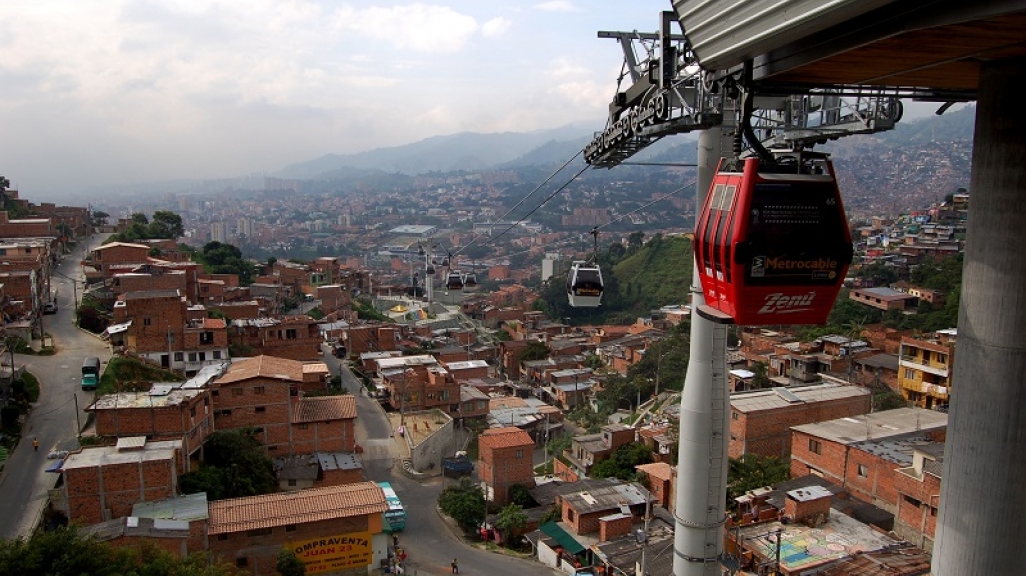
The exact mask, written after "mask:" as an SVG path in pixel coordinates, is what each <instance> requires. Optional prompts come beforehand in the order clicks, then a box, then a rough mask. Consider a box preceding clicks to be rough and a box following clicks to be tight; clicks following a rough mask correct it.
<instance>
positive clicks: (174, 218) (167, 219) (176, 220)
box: [147, 210, 185, 240]
mask: <svg viewBox="0 0 1026 576" xmlns="http://www.w3.org/2000/svg"><path fill="white" fill-rule="evenodd" d="M147 232H148V234H149V237H150V238H169V239H171V240H175V239H177V238H181V237H182V236H184V235H185V229H184V228H183V227H182V217H181V216H179V215H178V214H175V213H174V212H171V211H170V210H157V211H156V212H154V213H153V220H152V221H151V222H150V225H149V228H148V230H147Z"/></svg>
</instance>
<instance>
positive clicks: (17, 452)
mask: <svg viewBox="0 0 1026 576" xmlns="http://www.w3.org/2000/svg"><path fill="white" fill-rule="evenodd" d="M104 237H105V236H93V237H91V238H89V239H86V240H83V241H82V242H80V243H79V245H78V247H76V249H75V251H74V252H72V253H71V254H66V255H65V256H64V258H63V259H62V260H61V262H60V264H58V266H57V268H56V273H54V274H53V275H52V279H51V281H50V283H51V289H52V290H54V291H55V292H56V295H57V313H56V314H50V315H46V316H43V330H44V331H45V332H46V333H47V334H49V335H50V337H51V338H52V339H53V343H54V346H55V347H56V350H57V353H56V354H55V355H53V356H32V355H27V354H15V355H14V356H15V365H17V366H22V365H24V366H25V370H27V371H28V372H30V373H32V374H33V375H34V376H35V377H36V378H38V379H39V401H38V402H36V404H35V406H33V408H32V411H31V412H30V413H29V415H28V421H27V422H26V423H25V427H24V428H23V430H22V438H21V442H20V443H19V444H18V446H17V448H15V449H14V450H13V451H12V452H11V455H10V457H9V458H8V459H7V463H6V464H5V466H4V469H3V472H2V473H0V537H3V538H6V539H14V538H18V537H28V536H29V535H30V534H31V532H32V529H33V528H34V527H35V526H36V525H37V524H38V522H39V519H40V517H41V515H42V513H43V509H44V507H45V506H46V502H47V500H48V494H47V491H48V490H49V489H50V488H52V487H53V485H54V483H55V482H56V481H57V475H56V474H52V473H48V472H46V468H47V466H49V465H50V464H53V461H52V460H49V459H47V455H48V454H49V452H50V451H51V450H52V449H53V448H55V447H57V446H58V444H60V445H61V446H64V445H66V444H67V443H69V442H74V441H75V439H76V437H77V433H76V426H78V425H79V423H81V424H85V414H84V413H82V412H76V407H77V408H78V409H79V410H81V409H83V408H85V407H86V406H88V405H89V404H90V403H91V402H92V399H93V393H92V392H83V391H82V389H81V378H82V360H83V359H84V358H86V357H88V356H98V357H100V359H101V360H102V361H104V362H106V361H107V359H109V358H110V350H109V348H108V346H107V344H106V343H105V342H104V341H103V340H101V339H99V338H97V337H96V336H93V335H91V334H87V333H85V332H84V331H82V330H79V329H78V328H77V327H75V325H74V324H73V323H72V315H73V313H74V309H75V302H74V298H75V297H76V296H77V297H78V298H81V297H82V286H83V283H82V276H81V266H79V262H80V261H81V260H82V258H83V257H84V255H85V254H86V253H87V252H88V250H89V249H91V248H90V247H95V246H99V245H100V243H101V242H102V241H103V239H104ZM71 278H75V279H77V285H76V286H74V287H73V286H72V284H71V282H72V281H71ZM76 415H77V418H76ZM32 438H36V439H38V440H39V450H38V451H34V450H32Z"/></svg>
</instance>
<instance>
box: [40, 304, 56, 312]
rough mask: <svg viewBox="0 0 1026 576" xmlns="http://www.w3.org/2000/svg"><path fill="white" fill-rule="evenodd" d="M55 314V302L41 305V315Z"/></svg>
mask: <svg viewBox="0 0 1026 576" xmlns="http://www.w3.org/2000/svg"><path fill="white" fill-rule="evenodd" d="M56 313H57V303H56V302H47V303H46V304H43V314H56Z"/></svg>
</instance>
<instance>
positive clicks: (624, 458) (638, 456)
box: [590, 442, 652, 481]
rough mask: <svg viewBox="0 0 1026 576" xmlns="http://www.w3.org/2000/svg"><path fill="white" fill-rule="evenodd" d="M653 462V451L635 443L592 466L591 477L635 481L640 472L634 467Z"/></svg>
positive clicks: (620, 448) (614, 451) (622, 447)
mask: <svg viewBox="0 0 1026 576" xmlns="http://www.w3.org/2000/svg"><path fill="white" fill-rule="evenodd" d="M651 462H652V449H651V448H649V447H648V446H645V445H644V444H642V443H640V442H633V443H631V444H624V445H623V446H620V447H619V448H617V449H616V450H613V453H612V454H610V455H609V458H606V459H605V460H602V461H600V462H598V463H596V464H595V465H594V466H592V467H591V473H590V475H591V476H592V477H594V478H612V477H616V478H619V479H620V480H630V481H633V480H637V479H638V471H637V470H635V468H634V467H635V466H638V465H640V464H649V463H651Z"/></svg>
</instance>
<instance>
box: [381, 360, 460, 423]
mask: <svg viewBox="0 0 1026 576" xmlns="http://www.w3.org/2000/svg"><path fill="white" fill-rule="evenodd" d="M377 365H378V368H377V373H378V375H380V376H381V378H382V383H383V385H384V386H385V388H386V389H387V390H388V398H389V405H390V406H391V407H392V408H393V409H395V410H400V411H405V412H417V411H421V410H431V409H432V408H437V409H439V410H441V411H443V412H445V413H446V414H448V415H450V416H456V415H457V413H458V411H459V407H460V384H459V383H458V382H456V379H455V378H453V376H452V374H450V373H449V371H448V370H446V369H445V368H443V367H442V366H441V364H438V362H437V361H436V360H435V358H434V357H433V356H428V355H419V356H400V357H398V358H380V359H378V360H377Z"/></svg>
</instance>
